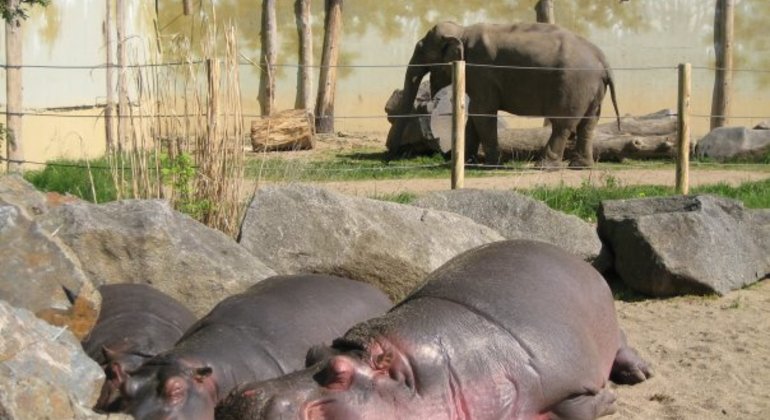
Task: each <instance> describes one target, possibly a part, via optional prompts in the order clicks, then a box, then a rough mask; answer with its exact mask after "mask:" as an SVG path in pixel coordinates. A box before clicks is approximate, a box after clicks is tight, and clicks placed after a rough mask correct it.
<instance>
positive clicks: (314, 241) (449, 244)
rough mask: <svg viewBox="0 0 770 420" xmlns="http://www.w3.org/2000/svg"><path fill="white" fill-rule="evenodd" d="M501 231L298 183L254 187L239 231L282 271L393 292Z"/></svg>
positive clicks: (449, 215)
mask: <svg viewBox="0 0 770 420" xmlns="http://www.w3.org/2000/svg"><path fill="white" fill-rule="evenodd" d="M503 239H504V238H503V237H502V236H501V235H500V234H499V233H497V232H495V231H493V230H492V229H490V228H488V227H486V226H482V225H479V224H477V223H475V222H473V221H472V220H470V219H468V218H465V217H462V216H459V215H456V214H453V213H447V212H441V211H433V210H426V209H421V208H417V207H413V206H406V205H400V204H395V203H389V202H383V201H377V200H371V199H366V198H359V197H349V196H345V195H341V194H337V193H334V192H331V191H327V190H324V189H321V188H316V187H311V186H304V185H290V186H287V187H280V186H270V187H265V188H262V189H260V190H259V191H258V192H257V194H256V195H255V197H254V199H253V200H252V202H251V204H250V205H249V208H248V210H247V212H246V217H245V218H244V222H243V225H242V227H241V235H240V243H241V245H243V246H244V247H245V248H246V249H248V250H249V251H250V252H251V253H252V254H254V255H255V256H256V257H257V258H259V259H261V260H263V261H266V262H267V263H268V264H269V265H270V266H271V267H273V268H274V269H275V270H276V271H278V272H279V273H281V274H290V273H299V272H315V273H328V274H337V275H343V276H346V277H349V278H353V279H356V280H361V281H365V282H367V283H370V284H374V285H376V286H378V287H380V288H381V289H382V290H384V291H385V292H386V293H388V295H390V297H391V298H393V299H394V300H398V299H401V298H402V297H404V296H405V295H406V294H407V293H408V292H409V291H410V290H412V288H414V286H415V285H417V284H418V283H419V282H420V281H421V280H422V278H423V277H425V275H427V274H428V273H430V272H431V271H433V270H434V269H436V268H438V267H439V266H440V265H441V264H443V263H444V262H446V261H447V260H449V259H450V258H452V257H454V256H455V255H457V254H459V253H461V252H463V251H465V250H467V249H470V248H473V247H476V246H480V245H482V244H485V243H488V242H493V241H499V240H503Z"/></svg>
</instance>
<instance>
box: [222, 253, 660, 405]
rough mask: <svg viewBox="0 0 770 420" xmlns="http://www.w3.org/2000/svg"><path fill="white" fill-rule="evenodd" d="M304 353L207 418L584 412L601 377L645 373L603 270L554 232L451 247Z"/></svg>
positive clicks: (602, 394)
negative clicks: (390, 298) (413, 284)
mask: <svg viewBox="0 0 770 420" xmlns="http://www.w3.org/2000/svg"><path fill="white" fill-rule="evenodd" d="M308 363H309V367H308V368H306V369H305V370H301V371H298V372H295V373H292V374H290V375H285V376H283V377H280V378H276V379H273V380H269V381H263V382H260V383H253V384H246V385H241V386H239V387H238V388H236V389H235V390H233V392H232V393H231V394H230V395H229V396H228V397H227V398H226V399H225V400H223V401H222V402H221V403H220V405H219V406H218V408H217V413H216V414H217V418H218V419H282V420H289V419H290V420H300V419H301V420H332V419H344V420H352V419H366V420H372V419H382V420H386V419H388V420H390V419H420V420H427V419H431V420H433V419H436V420H440V419H474V420H492V419H494V420H497V419H526V420H535V419H538V420H540V419H594V418H596V417H600V416H603V415H606V414H610V413H612V412H613V411H614V405H613V404H614V400H615V396H614V394H613V393H612V391H610V390H609V388H608V386H607V383H608V380H613V381H616V382H621V383H628V384H632V383H636V382H639V381H643V380H645V379H646V378H647V377H649V376H650V369H649V368H648V366H647V364H646V363H645V362H644V361H643V360H642V359H641V358H640V357H639V356H638V355H637V353H636V352H635V351H634V350H633V349H632V348H630V347H629V346H628V345H627V344H626V341H625V337H624V334H623V333H622V332H621V330H620V328H619V327H618V322H617V319H616V314H615V308H614V302H613V298H612V294H611V292H610V289H609V287H608V286H607V283H606V282H605V280H604V279H603V278H602V276H601V275H600V274H599V273H598V272H597V271H595V270H594V269H593V268H592V267H591V266H590V265H589V264H587V263H585V262H583V261H582V260H580V259H578V258H577V257H574V256H572V255H570V254H568V253H567V252H565V251H563V250H561V249H560V248H557V247H555V246H553V245H549V244H545V243H541V242H535V241H527V240H517V241H502V242H496V243H491V244H487V245H484V246H481V247H479V248H476V249H473V250H470V251H467V252H465V253H463V254H460V255H459V256H457V257H455V258H453V259H452V260H450V261H449V262H447V263H446V264H444V265H443V266H442V267H440V268H439V269H437V270H436V271H435V272H433V273H431V274H430V275H429V276H428V278H427V279H426V281H425V282H424V283H423V284H422V285H421V286H420V287H419V288H417V289H416V290H415V291H414V292H412V293H411V294H410V295H409V296H408V297H406V298H405V299H404V300H403V301H402V302H400V303H399V304H397V305H396V306H394V307H393V308H392V309H391V310H390V311H389V312H388V313H387V314H385V315H384V316H381V317H377V318H374V319H371V320H369V321H366V322H363V323H360V324H358V325H356V326H354V327H353V328H352V329H350V330H349V331H348V332H347V333H346V334H345V335H344V336H343V337H342V338H340V339H337V340H335V341H334V342H333V344H332V346H331V347H330V348H325V349H324V348H316V349H313V350H311V351H310V352H309V353H308Z"/></svg>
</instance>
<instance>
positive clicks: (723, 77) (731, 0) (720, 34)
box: [711, 0, 735, 130]
mask: <svg viewBox="0 0 770 420" xmlns="http://www.w3.org/2000/svg"><path fill="white" fill-rule="evenodd" d="M734 22H735V0H717V1H716V11H715V13H714V52H715V53H716V69H715V74H714V93H713V95H712V97H711V129H712V130H713V129H715V128H717V127H723V126H725V125H726V124H727V115H728V114H729V112H730V97H731V93H732V72H733V28H734Z"/></svg>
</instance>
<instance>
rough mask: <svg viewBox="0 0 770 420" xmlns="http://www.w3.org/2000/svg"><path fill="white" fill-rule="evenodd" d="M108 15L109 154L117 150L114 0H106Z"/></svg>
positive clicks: (104, 29)
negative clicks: (113, 57) (114, 114)
mask: <svg viewBox="0 0 770 420" xmlns="http://www.w3.org/2000/svg"><path fill="white" fill-rule="evenodd" d="M105 3H106V5H105V8H106V13H105V17H104V25H103V26H102V32H103V33H104V44H105V51H106V54H107V58H106V67H105V69H104V71H105V77H104V78H105V81H106V84H107V87H106V91H107V103H106V104H105V106H104V138H105V140H106V142H107V153H110V152H112V151H114V148H115V121H114V120H113V112H114V111H115V90H114V89H115V86H113V83H114V77H115V68H114V65H115V63H114V62H113V61H112V48H113V45H114V43H115V40H114V39H113V36H112V0H106V1H105Z"/></svg>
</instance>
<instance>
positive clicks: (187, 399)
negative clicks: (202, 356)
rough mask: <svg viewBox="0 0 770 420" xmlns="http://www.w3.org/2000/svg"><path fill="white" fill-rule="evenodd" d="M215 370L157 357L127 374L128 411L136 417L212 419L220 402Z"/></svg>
mask: <svg viewBox="0 0 770 420" xmlns="http://www.w3.org/2000/svg"><path fill="white" fill-rule="evenodd" d="M216 395H217V387H216V384H215V381H214V378H213V370H212V369H211V368H210V367H208V366H205V365H202V364H196V363H188V362H185V361H181V360H178V359H172V358H167V357H164V356H163V355H160V356H156V357H154V358H153V359H151V360H149V361H147V362H146V363H144V364H143V365H142V366H141V367H140V368H138V369H136V370H135V371H133V372H130V374H128V375H126V377H125V379H124V381H123V382H122V385H121V396H122V398H123V400H124V411H125V412H127V413H129V414H131V415H132V416H134V418H136V419H147V420H150V419H152V420H161V419H163V420H170V419H193V420H194V419H211V418H213V417H214V407H215V405H216V401H217V397H216Z"/></svg>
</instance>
